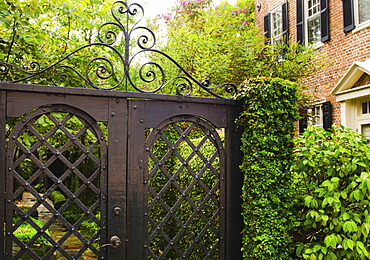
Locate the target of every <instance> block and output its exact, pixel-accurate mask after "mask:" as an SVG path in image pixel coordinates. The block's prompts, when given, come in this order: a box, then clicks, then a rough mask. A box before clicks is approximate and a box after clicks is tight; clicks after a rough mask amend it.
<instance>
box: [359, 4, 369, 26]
mask: <svg viewBox="0 0 370 260" xmlns="http://www.w3.org/2000/svg"><path fill="white" fill-rule="evenodd" d="M358 19H359V23H360V24H361V23H364V22H366V21H369V20H370V0H358Z"/></svg>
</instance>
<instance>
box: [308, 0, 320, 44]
mask: <svg viewBox="0 0 370 260" xmlns="http://www.w3.org/2000/svg"><path fill="white" fill-rule="evenodd" d="M307 6H308V18H307V32H308V42H309V43H312V42H319V41H320V40H321V25H320V1H319V0H308V2H307Z"/></svg>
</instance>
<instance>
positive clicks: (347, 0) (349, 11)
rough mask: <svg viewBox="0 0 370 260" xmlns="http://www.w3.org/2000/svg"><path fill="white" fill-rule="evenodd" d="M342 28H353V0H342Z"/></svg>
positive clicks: (349, 29) (347, 29)
mask: <svg viewBox="0 0 370 260" xmlns="http://www.w3.org/2000/svg"><path fill="white" fill-rule="evenodd" d="M342 7H343V30H344V32H350V31H352V30H353V29H354V28H355V19H354V13H353V0H343V1H342Z"/></svg>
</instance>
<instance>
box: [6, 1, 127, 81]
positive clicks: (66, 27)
mask: <svg viewBox="0 0 370 260" xmlns="http://www.w3.org/2000/svg"><path fill="white" fill-rule="evenodd" d="M111 4H112V3H111V1H105V0H103V1H102V0H77V1H71V0H67V1H65V0H33V1H22V0H15V1H13V0H0V14H1V15H0V17H1V18H0V61H1V62H6V63H11V64H14V65H16V66H18V67H20V68H21V69H23V70H24V71H25V72H24V71H20V70H17V69H10V70H8V69H9V68H10V67H9V68H7V67H6V66H0V73H1V72H2V73H3V74H4V75H3V78H2V80H5V81H12V80H15V79H19V78H22V77H24V76H26V75H27V73H33V72H36V71H39V70H42V69H44V68H46V67H48V66H50V65H52V64H54V63H55V62H58V61H60V60H61V59H62V58H64V57H66V56H67V55H69V54H71V53H72V52H74V54H73V55H71V56H70V57H69V58H68V59H65V60H64V61H63V63H62V64H60V65H62V66H59V67H58V70H53V71H52V72H51V71H48V72H49V74H53V75H49V74H47V73H43V74H42V75H41V76H40V77H38V78H37V80H35V81H26V82H24V83H35V82H36V83H38V84H46V85H50V84H55V85H67V83H68V82H73V83H74V86H77V85H81V84H83V83H84V80H82V79H81V77H79V76H78V75H77V73H76V72H78V73H80V74H81V75H84V77H85V78H88V77H91V80H92V81H94V80H95V81H99V80H100V79H101V78H99V77H97V76H96V73H95V75H94V73H91V72H95V71H96V72H97V73H100V74H101V75H103V74H106V75H109V73H111V71H112V70H110V71H108V70H109V69H110V66H109V64H107V62H106V61H105V60H104V59H99V60H94V62H92V63H89V62H90V61H92V59H93V58H94V57H99V56H102V57H104V58H105V59H106V60H113V61H115V60H119V58H117V55H116V54H115V53H113V52H112V51H111V50H108V51H107V48H105V49H104V48H103V46H98V45H94V46H91V47H87V48H81V47H82V46H84V45H87V44H90V43H93V42H97V35H98V31H99V28H100V26H101V25H102V24H104V23H105V22H108V21H111V20H112V17H111V7H112V6H111ZM115 30H116V31H117V28H115ZM103 36H104V37H107V36H108V35H106V34H105V35H104V34H103ZM79 48H81V49H79ZM76 50H78V51H76ZM114 55H116V57H114V58H113V59H112V57H113V56H114ZM113 63H114V62H113ZM99 65H101V67H100V68H103V66H105V67H104V69H100V71H99V69H98V70H96V69H97V68H99V67H98V66H99ZM66 66H70V67H72V68H75V70H76V71H72V70H70V71H69V73H68V77H66V76H60V75H63V72H65V70H66ZM94 66H95V67H94ZM121 66H123V64H121ZM106 68H108V69H106ZM115 69H116V71H119V70H120V69H121V68H120V67H119V66H116V68H115ZM87 75H88V76H87ZM58 77H59V78H58ZM74 77H75V78H78V79H79V80H76V81H74V80H73V78H74ZM108 78H109V79H112V81H111V82H109V84H111V85H114V83H113V82H117V75H115V77H108ZM63 81H64V82H63ZM76 82H77V83H76ZM99 83H100V82H98V83H97V84H99ZM70 85H72V84H70Z"/></svg>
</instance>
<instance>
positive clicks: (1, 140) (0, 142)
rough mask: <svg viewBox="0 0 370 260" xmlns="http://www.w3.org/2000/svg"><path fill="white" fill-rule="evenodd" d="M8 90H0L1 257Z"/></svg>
mask: <svg viewBox="0 0 370 260" xmlns="http://www.w3.org/2000/svg"><path fill="white" fill-rule="evenodd" d="M5 112H6V92H5V91H0V259H6V258H5V252H4V249H5V247H4V241H5V240H4V224H3V223H5V220H4V216H5V174H6V165H5V127H6V116H5Z"/></svg>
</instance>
